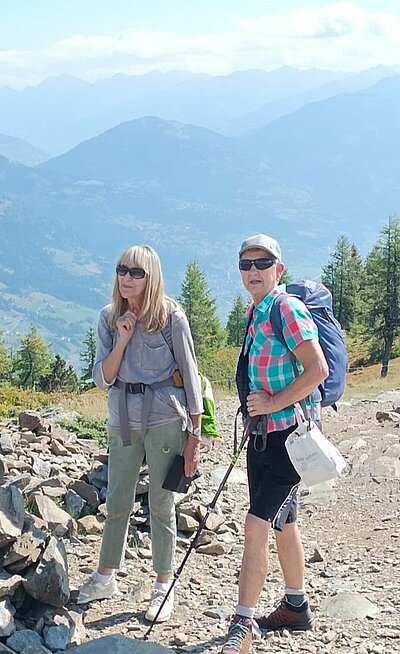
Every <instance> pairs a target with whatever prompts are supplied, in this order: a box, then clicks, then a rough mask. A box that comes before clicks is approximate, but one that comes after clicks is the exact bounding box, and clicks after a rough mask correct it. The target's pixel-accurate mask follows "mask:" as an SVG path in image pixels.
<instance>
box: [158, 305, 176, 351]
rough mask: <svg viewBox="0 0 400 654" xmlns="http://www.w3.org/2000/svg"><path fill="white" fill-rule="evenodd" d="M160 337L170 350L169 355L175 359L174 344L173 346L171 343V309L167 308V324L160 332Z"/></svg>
mask: <svg viewBox="0 0 400 654" xmlns="http://www.w3.org/2000/svg"><path fill="white" fill-rule="evenodd" d="M161 336H162V337H163V339H164V341H165V342H166V344H167V345H168V347H169V349H170V350H171V354H172V356H173V358H174V359H175V355H174V344H173V341H172V311H171V307H169V308H168V318H167V324H166V325H165V327H164V328H163V329H162V330H161Z"/></svg>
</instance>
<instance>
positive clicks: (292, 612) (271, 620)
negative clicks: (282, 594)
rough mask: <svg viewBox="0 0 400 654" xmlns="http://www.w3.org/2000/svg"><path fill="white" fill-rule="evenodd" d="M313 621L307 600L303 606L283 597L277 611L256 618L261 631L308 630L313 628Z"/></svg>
mask: <svg viewBox="0 0 400 654" xmlns="http://www.w3.org/2000/svg"><path fill="white" fill-rule="evenodd" d="M313 621H314V618H313V615H312V613H311V611H310V607H309V604H308V602H307V600H305V601H304V602H303V604H301V606H293V605H292V604H289V603H288V602H287V601H286V600H285V599H283V600H282V601H281V602H280V603H279V605H278V606H277V608H276V609H275V611H272V612H271V613H270V614H269V615H264V616H263V617H262V618H256V622H257V624H258V626H259V627H260V629H261V631H280V630H282V629H289V630H292V631H307V630H308V629H312V625H313Z"/></svg>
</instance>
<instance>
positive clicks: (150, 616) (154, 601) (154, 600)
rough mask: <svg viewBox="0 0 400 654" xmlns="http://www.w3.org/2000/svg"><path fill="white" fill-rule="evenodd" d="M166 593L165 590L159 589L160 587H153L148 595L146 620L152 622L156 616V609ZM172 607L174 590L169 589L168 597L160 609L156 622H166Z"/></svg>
mask: <svg viewBox="0 0 400 654" xmlns="http://www.w3.org/2000/svg"><path fill="white" fill-rule="evenodd" d="M166 594H167V591H166V590H161V589H160V588H155V589H154V590H153V592H152V594H151V597H150V602H149V606H148V609H147V611H146V613H145V616H144V617H145V618H146V620H149V622H153V620H154V618H155V617H156V615H157V613H158V610H159V608H160V606H161V604H162V603H163V601H164V598H165V596H166ZM173 608H174V591H173V590H171V592H170V594H169V595H168V598H167V600H166V602H165V604H164V606H163V607H162V609H161V611H160V615H159V616H158V618H157V622H167V620H169V619H170V617H171V614H172V610H173Z"/></svg>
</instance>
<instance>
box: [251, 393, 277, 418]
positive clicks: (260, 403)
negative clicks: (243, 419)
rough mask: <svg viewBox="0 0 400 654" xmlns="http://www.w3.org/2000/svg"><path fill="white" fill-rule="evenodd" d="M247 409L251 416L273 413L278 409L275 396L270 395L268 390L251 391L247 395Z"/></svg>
mask: <svg viewBox="0 0 400 654" xmlns="http://www.w3.org/2000/svg"><path fill="white" fill-rule="evenodd" d="M247 411H248V414H249V416H250V417H251V418H254V416H265V415H267V414H268V413H273V412H274V411H276V409H275V408H274V396H273V395H269V394H268V393H267V392H266V391H251V392H250V393H249V395H248V396H247Z"/></svg>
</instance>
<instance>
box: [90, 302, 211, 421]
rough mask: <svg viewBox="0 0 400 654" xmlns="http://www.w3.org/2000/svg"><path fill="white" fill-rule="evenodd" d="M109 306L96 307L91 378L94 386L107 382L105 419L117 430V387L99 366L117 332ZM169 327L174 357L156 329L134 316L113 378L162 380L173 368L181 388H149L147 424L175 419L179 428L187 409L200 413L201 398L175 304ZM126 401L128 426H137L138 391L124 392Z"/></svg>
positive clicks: (185, 327) (188, 339) (146, 381)
mask: <svg viewBox="0 0 400 654" xmlns="http://www.w3.org/2000/svg"><path fill="white" fill-rule="evenodd" d="M110 308H111V305H107V306H106V307H104V309H102V310H101V312H100V317H99V324H98V334H97V349H96V361H95V364H94V367H93V379H94V381H95V384H96V386H98V387H99V388H107V387H109V392H108V424H109V426H110V427H113V428H117V429H118V428H119V427H120V422H119V414H118V394H119V392H120V391H119V390H118V389H117V388H115V387H113V384H114V382H115V380H112V381H111V382H110V384H107V383H106V382H105V380H104V376H103V368H102V362H103V360H104V359H105V358H106V357H107V356H108V355H109V354H110V352H111V351H112V349H113V347H114V345H115V343H116V341H117V338H118V331H117V330H114V329H111V328H110V326H109V324H108V316H109V313H110ZM171 331H172V341H173V350H174V356H175V360H174V357H173V356H172V353H171V350H170V348H169V346H168V344H167V343H166V341H165V339H164V337H163V335H162V334H161V332H158V333H157V334H149V333H148V332H147V331H146V330H145V328H144V326H143V325H142V323H141V322H140V321H138V322H137V323H136V326H135V331H134V333H133V335H132V337H131V340H130V341H129V343H128V345H127V346H126V349H125V352H124V355H123V358H122V361H121V366H120V369H119V371H118V375H117V378H118V379H119V380H120V381H123V382H142V383H144V384H151V383H154V382H158V381H163V380H164V379H167V378H168V377H170V376H171V375H172V373H173V372H174V370H176V368H178V369H179V371H180V373H181V375H182V378H183V385H184V388H175V387H174V386H168V387H164V388H160V389H157V390H156V391H155V392H154V398H153V401H152V407H151V412H150V416H149V420H148V423H147V426H148V427H154V426H156V425H162V424H166V423H169V422H173V421H174V420H178V419H179V418H180V419H181V420H182V429H183V430H185V429H186V428H187V425H188V414H190V413H193V414H196V413H202V411H203V400H202V390H201V382H200V378H199V375H198V370H197V363H196V357H195V353H194V346H193V339H192V335H191V332H190V328H189V323H188V321H187V318H186V316H185V314H184V313H183V311H182V310H180V309H179V308H175V307H173V308H172V313H171ZM127 402H128V418H129V426H130V427H131V429H140V428H141V420H140V416H141V409H142V402H143V395H141V394H137V395H131V394H128V396H127ZM189 426H190V425H189Z"/></svg>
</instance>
